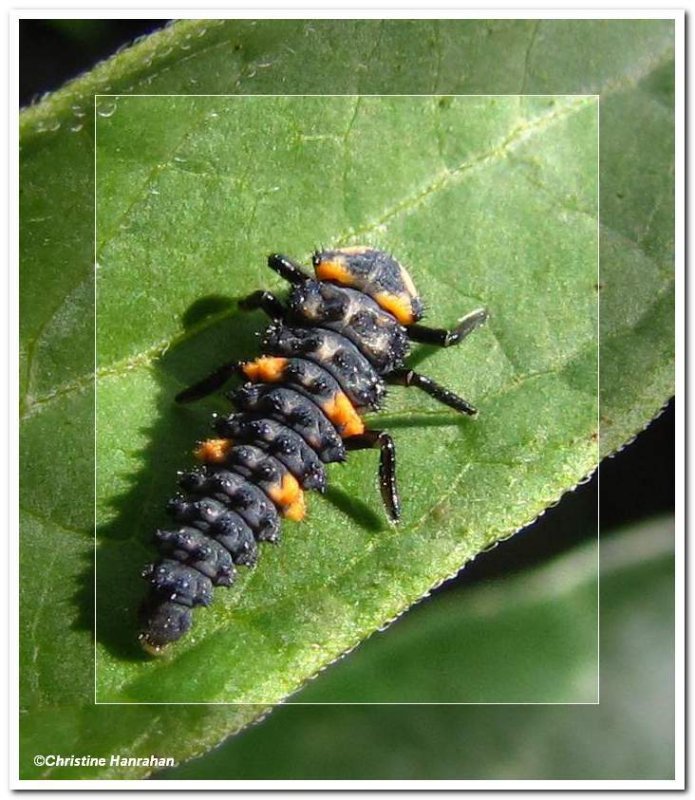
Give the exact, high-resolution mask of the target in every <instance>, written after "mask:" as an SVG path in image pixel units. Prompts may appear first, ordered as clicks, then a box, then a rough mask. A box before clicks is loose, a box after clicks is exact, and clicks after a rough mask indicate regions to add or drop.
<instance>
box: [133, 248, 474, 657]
mask: <svg viewBox="0 0 695 800" xmlns="http://www.w3.org/2000/svg"><path fill="white" fill-rule="evenodd" d="M312 261H313V265H314V270H315V273H316V277H315V278H312V277H310V276H309V275H308V274H306V273H305V272H304V271H303V270H302V268H301V267H299V266H298V265H297V264H295V263H293V262H292V261H290V259H288V258H286V257H285V256H282V255H277V254H276V255H271V256H269V257H268V266H269V267H270V268H271V269H273V270H275V271H276V272H278V273H279V274H280V275H281V276H282V277H283V278H284V279H285V280H287V281H289V282H290V283H291V284H292V290H291V292H290V295H289V299H288V300H287V303H286V304H283V303H282V302H281V301H280V300H278V298H277V297H275V296H274V295H272V294H271V293H270V292H266V291H257V292H254V293H253V294H251V295H250V296H249V297H247V298H246V299H244V300H243V301H242V302H241V304H240V305H241V308H243V309H246V310H252V309H259V308H260V309H262V310H263V311H265V312H266V313H267V314H268V315H269V316H270V317H271V319H272V324H271V325H270V326H269V327H268V329H267V330H266V332H265V335H264V338H263V347H262V352H263V355H262V356H260V357H259V358H256V359H254V360H253V361H245V362H230V363H227V364H224V365H223V366H222V367H220V368H219V369H218V370H217V371H216V372H214V373H213V374H212V375H210V376H208V377H207V378H205V379H204V380H202V381H200V382H199V383H197V384H195V385H194V386H191V387H190V388H188V389H186V390H185V391H183V392H181V393H180V394H179V395H178V396H177V398H176V399H177V400H178V401H179V402H188V401H191V400H195V399H198V398H201V397H204V396H205V395H207V394H209V393H210V392H213V391H214V390H215V389H218V388H220V387H221V386H222V384H224V383H225V382H226V381H227V380H228V379H229V378H230V377H232V376H233V375H239V376H241V377H243V378H245V379H246V382H245V383H244V384H243V385H242V386H241V387H240V388H238V389H236V390H235V391H233V392H232V393H231V394H230V399H231V400H232V401H233V403H234V405H235V406H236V408H237V409H238V413H235V414H231V415H230V416H225V417H217V416H216V417H215V420H214V428H215V430H216V434H217V438H214V439H209V440H207V441H204V442H202V443H200V444H199V445H198V447H197V449H196V450H195V455H196V456H197V458H198V459H199V460H200V461H201V462H202V465H201V466H200V467H198V468H196V469H194V470H192V471H190V472H187V473H185V474H183V475H182V476H181V478H180V480H179V486H180V489H181V491H180V492H179V493H178V494H177V495H176V496H175V497H174V498H173V499H172V500H171V501H170V503H169V511H170V512H171V515H172V516H173V518H174V520H175V522H176V525H174V526H173V527H172V528H171V529H166V530H158V531H157V532H156V541H157V546H158V549H159V551H160V552H161V554H162V558H161V559H160V560H159V561H157V562H156V563H154V564H150V565H149V566H147V567H146V568H145V570H144V572H143V577H145V578H146V579H147V580H148V581H149V583H150V584H151V589H150V594H149V597H148V599H147V600H146V602H145V604H144V607H143V618H144V625H143V629H142V632H141V633H140V636H139V639H140V642H141V644H142V646H143V647H144V648H145V650H146V651H147V652H148V653H151V654H153V655H156V654H158V653H160V652H161V651H162V649H163V648H164V647H165V646H166V645H168V644H170V643H171V642H174V641H176V640H177V639H179V638H180V637H181V636H183V634H184V633H185V632H186V631H187V630H188V629H189V628H190V626H191V622H192V618H191V617H192V615H191V609H192V608H193V607H194V606H198V605H203V606H206V605H209V604H210V602H211V601H212V594H213V586H230V585H231V584H232V582H233V581H234V575H235V567H236V566H237V565H239V564H243V565H245V566H252V565H253V564H254V563H255V561H256V556H257V543H258V542H260V541H267V542H275V541H277V539H278V536H279V529H280V517H281V516H284V517H288V518H289V519H293V520H301V519H302V518H303V517H304V514H305V505H304V491H303V490H305V489H318V490H319V491H321V492H322V491H323V490H324V489H325V486H326V473H325V469H324V465H325V464H329V463H331V462H333V461H344V460H345V458H346V451H348V450H362V449H365V448H371V447H378V448H380V451H381V457H380V464H379V484H380V487H381V496H382V499H383V501H384V505H385V506H386V511H387V513H388V515H389V517H390V519H391V520H392V521H394V522H396V521H397V520H398V518H399V516H400V499H399V496H398V489H397V486H396V451H395V447H394V443H393V440H392V438H391V436H389V434H388V433H386V432H385V431H381V430H374V429H370V428H367V427H366V426H365V423H364V420H363V419H362V416H361V413H362V412H364V411H373V410H376V409H378V408H379V407H380V404H381V401H382V399H383V397H384V393H385V387H386V384H398V385H401V386H417V387H418V388H420V389H422V390H423V391H425V392H426V393H427V394H429V395H430V396H431V397H433V398H435V399H436V400H439V401H440V402H441V403H444V404H445V405H447V406H449V407H450V408H453V409H454V410H456V411H459V412H461V413H463V414H469V415H473V414H475V413H476V411H475V409H474V408H473V406H471V405H470V404H469V403H468V402H466V400H464V399H463V398H461V397H458V396H457V395H455V394H454V393H453V392H450V391H449V390H448V389H445V388H443V387H442V386H440V385H439V384H437V383H435V382H434V381H433V380H431V379H430V378H427V377H425V376H424V375H420V374H419V373H418V372H414V371H413V370H411V369H407V368H406V367H403V361H404V359H405V357H406V355H407V354H408V351H409V348H410V342H411V341H414V342H424V343H427V344H433V345H439V346H441V347H449V346H450V345H454V344H458V343H459V342H460V341H462V340H463V339H464V338H465V337H466V336H467V335H468V334H469V333H471V331H473V330H475V328H477V327H478V326H479V325H481V324H482V323H484V322H485V321H486V319H487V316H488V315H487V312H486V311H484V310H482V309H481V310H478V311H474V312H473V313H471V314H469V315H468V316H466V317H465V318H463V319H462V320H461V321H460V322H459V323H458V325H457V326H456V327H455V328H453V329H452V330H450V331H449V330H444V329H440V328H429V327H426V326H424V325H419V324H418V321H419V320H420V319H421V318H422V315H423V306H422V302H421V300H420V298H419V296H418V293H417V290H416V289H415V286H414V284H413V281H412V279H411V277H410V275H408V273H407V272H406V270H405V269H404V268H403V267H402V266H401V265H400V264H399V263H398V262H397V261H396V260H395V259H393V258H392V257H391V256H390V255H388V254H387V253H384V252H382V251H381V250H376V249H374V248H371V247H345V248H341V249H338V250H326V251H323V252H316V253H315V254H314V256H313V259H312Z"/></svg>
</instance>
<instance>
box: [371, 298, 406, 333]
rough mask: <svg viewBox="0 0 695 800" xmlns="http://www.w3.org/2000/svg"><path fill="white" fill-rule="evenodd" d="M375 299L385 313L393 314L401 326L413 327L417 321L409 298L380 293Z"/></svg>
mask: <svg viewBox="0 0 695 800" xmlns="http://www.w3.org/2000/svg"><path fill="white" fill-rule="evenodd" d="M374 299H375V300H376V302H377V303H378V304H379V305H380V306H381V307H382V308H383V309H384V310H385V311H388V312H390V313H391V314H393V316H394V317H395V318H396V319H397V320H398V321H399V322H400V323H401V325H412V324H413V322H414V321H415V320H414V319H413V309H412V306H411V304H410V299H409V298H406V297H403V296H402V295H397V294H390V293H388V292H380V293H379V294H377V295H375V296H374Z"/></svg>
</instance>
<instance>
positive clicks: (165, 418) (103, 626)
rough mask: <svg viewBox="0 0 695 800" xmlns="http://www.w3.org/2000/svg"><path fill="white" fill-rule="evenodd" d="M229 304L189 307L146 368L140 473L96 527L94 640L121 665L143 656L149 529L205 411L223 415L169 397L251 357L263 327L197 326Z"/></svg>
mask: <svg viewBox="0 0 695 800" xmlns="http://www.w3.org/2000/svg"><path fill="white" fill-rule="evenodd" d="M237 302H238V298H236V299H231V298H203V300H202V301H198V302H197V303H194V304H193V306H191V308H189V309H188V311H187V312H186V314H185V315H184V319H185V320H186V324H187V325H189V326H193V327H194V329H195V327H198V328H199V330H197V331H195V332H192V333H190V335H189V336H187V337H184V338H183V340H182V341H180V342H178V343H177V344H175V345H173V346H172V347H170V348H169V350H167V351H166V353H164V354H163V355H162V356H161V357H160V358H159V359H158V360H157V361H156V362H155V363H154V364H153V366H152V370H153V373H154V375H155V378H156V380H157V384H158V387H159V391H158V396H157V409H156V413H155V414H154V415H153V420H154V421H153V424H152V426H151V427H149V428H148V429H147V430H146V431H145V433H146V437H147V445H146V447H145V448H144V449H143V450H141V451H140V452H139V453H137V454H133V455H137V457H138V460H139V462H140V464H141V468H140V469H139V470H138V471H137V472H136V473H134V474H132V475H129V476H127V479H128V483H129V488H128V489H127V491H126V492H124V493H123V494H122V495H120V496H119V497H117V498H115V499H114V501H113V504H112V505H113V510H114V512H115V516H114V519H113V520H112V521H111V522H109V523H107V524H105V525H103V526H101V527H100V528H98V529H97V553H96V574H97V582H96V591H97V603H96V619H97V624H96V635H97V639H98V641H99V642H100V643H101V644H102V645H104V646H105V647H106V648H107V649H108V650H109V651H110V652H112V653H113V654H115V655H116V656H118V657H119V658H121V659H124V660H128V661H139V660H142V659H143V658H145V657H146V656H144V654H143V652H142V650H141V649H140V646H139V644H138V641H137V634H138V614H139V608H140V605H141V603H142V600H143V599H144V597H145V594H146V591H147V585H146V583H145V581H143V580H142V578H141V572H142V570H143V567H144V566H145V564H146V563H147V562H148V561H151V560H153V559H155V558H156V556H157V553H156V550H155V548H154V547H153V544H152V537H153V533H154V531H155V530H156V528H157V527H162V526H165V525H166V524H167V522H168V519H169V518H168V516H167V513H166V511H165V507H166V503H167V501H168V499H169V498H170V497H171V496H172V495H173V494H174V492H175V491H176V472H177V470H181V469H187V468H188V467H191V466H193V463H194V461H193V457H192V455H191V450H192V448H193V446H194V444H195V442H196V440H198V439H202V438H205V437H206V436H208V435H209V433H210V415H211V412H212V411H215V410H216V411H219V412H228V411H229V410H230V407H229V404H228V403H227V402H226V401H225V400H224V399H223V398H222V397H221V396H220V395H219V394H218V395H216V396H214V397H211V398H206V399H205V400H201V401H200V402H198V403H192V404H190V405H177V404H176V403H175V402H174V397H175V396H176V394H177V393H178V392H179V391H181V389H183V388H185V387H186V386H189V385H191V384H192V383H194V382H196V381H197V380H200V379H201V378H203V377H205V375H207V374H209V373H210V372H212V371H213V370H214V369H215V368H216V367H218V366H219V365H220V364H221V363H223V362H225V361H229V360H232V359H242V358H248V357H249V356H253V354H255V353H257V352H258V343H259V339H258V335H257V334H258V333H259V332H260V331H262V330H263V327H264V324H265V322H266V320H265V318H264V317H263V316H262V315H261V314H260V313H258V314H249V313H246V312H241V311H236V310H235V311H233V312H232V313H230V315H229V316H227V317H222V318H218V319H214V317H213V320H211V322H210V324H209V325H207V326H204V325H203V326H201V321H202V320H203V319H204V318H205V317H207V316H209V315H211V314H212V315H215V316H218V315H219V313H220V311H221V310H222V309H224V307H225V306H226V307H227V308H236V304H237ZM196 306H197V308H196ZM231 385H232V383H231V382H230V387H231ZM123 447H124V448H125V449H127V448H128V442H123ZM119 477H121V478H122V477H123V476H119ZM92 579H93V578H91V577H89V576H86V577H85V587H84V588H85V596H84V597H83V598H82V602H81V607H83V608H85V609H86V608H87V607H88V606H91V605H92V604H93V587H94V584H93V583H92V582H91V581H92ZM87 593H88V594H89V599H87ZM86 617H87V615H85V622H86V621H87V619H86ZM90 627H91V624H90Z"/></svg>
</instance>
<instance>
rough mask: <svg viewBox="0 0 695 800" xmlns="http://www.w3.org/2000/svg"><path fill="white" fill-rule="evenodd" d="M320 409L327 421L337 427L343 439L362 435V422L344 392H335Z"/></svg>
mask: <svg viewBox="0 0 695 800" xmlns="http://www.w3.org/2000/svg"><path fill="white" fill-rule="evenodd" d="M322 408H323V411H324V413H325V414H326V416H327V417H328V419H329V420H330V421H331V422H332V423H333V424H334V425H337V426H338V428H339V429H340V435H341V436H342V437H343V438H348V437H349V436H359V434H360V433H364V422H362V418H361V417H360V415H359V414H358V413H357V411H355V407H354V406H353V405H352V403H351V402H350V399H349V398H348V396H347V395H346V394H345V393H344V392H336V393H335V395H334V396H333V397H331V399H330V400H329V401H328V402H327V403H324V404H323V406H322Z"/></svg>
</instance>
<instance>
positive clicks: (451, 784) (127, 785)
mask: <svg viewBox="0 0 695 800" xmlns="http://www.w3.org/2000/svg"><path fill="white" fill-rule="evenodd" d="M382 3H383V0H382ZM510 3H511V4H513V5H514V6H515V7H516V8H517V9H519V10H514V11H511V10H510V9H502V10H500V9H495V8H490V9H485V10H481V11H472V10H466V11H463V12H462V11H461V10H460V9H459V8H456V9H452V8H451V7H446V6H445V7H444V8H442V7H441V6H440V7H439V8H438V9H429V10H428V11H426V12H424V11H422V10H410V11H405V12H404V11H403V10H402V9H401V8H400V7H399V6H397V5H396V4H395V3H394V2H393V0H392V1H391V2H386V3H384V4H383V5H382V6H381V7H379V8H374V7H373V6H367V10H366V11H365V7H363V6H361V5H357V4H353V6H352V9H351V10H350V11H348V12H347V13H346V12H345V11H342V12H337V9H331V11H332V13H327V11H326V6H325V3H321V4H320V5H319V3H318V2H317V1H316V0H314V1H313V2H311V1H309V2H306V0H305V6H304V9H303V10H302V11H300V10H297V9H286V10H285V9H284V8H283V10H282V12H281V13H278V10H277V8H276V10H275V11H274V12H272V11H270V10H269V9H268V7H263V6H256V7H255V8H254V9H246V8H243V9H242V8H239V9H234V13H233V14H232V13H230V11H229V10H228V9H224V8H214V7H213V8H208V9H197V10H196V11H193V10H183V9H176V10H172V9H169V8H167V7H166V6H164V5H161V4H160V5H157V4H156V3H152V4H151V7H150V8H149V9H142V8H125V9H121V13H120V14H118V13H111V14H109V13H103V12H102V11H95V10H94V9H93V8H90V7H82V2H80V0H78V2H76V3H75V4H74V6H73V8H74V10H71V11H65V10H64V9H54V8H53V3H51V2H50V0H49V2H47V4H46V6H47V7H44V8H42V9H37V8H31V9H27V8H25V9H21V10H18V9H16V8H15V9H14V10H13V11H12V12H11V13H10V15H9V18H8V23H9V24H8V28H11V30H9V31H8V39H9V55H10V62H9V67H8V83H9V84H10V87H9V92H8V95H9V98H10V109H9V112H10V113H9V132H8V135H7V140H8V161H9V165H10V167H9V169H8V173H9V178H10V179H9V181H8V191H9V196H8V205H9V208H10V215H9V219H8V220H7V224H8V228H9V230H8V236H7V241H8V246H9V250H10V264H11V265H17V264H18V263H19V239H18V215H17V208H16V206H15V202H16V197H17V192H16V190H17V187H18V159H17V153H18V133H17V132H18V102H17V89H16V87H17V77H18V59H19V51H18V23H19V20H20V19H40V18H45V17H47V16H49V15H50V16H51V17H53V18H65V19H69V18H72V19H81V18H84V19H92V18H104V17H117V16H123V17H127V18H134V19H137V18H156V17H159V18H165V15H163V14H162V12H163V11H165V12H166V11H169V12H172V11H173V13H170V14H168V15H166V16H173V15H175V16H176V17H177V18H178V19H194V18H201V17H206V16H214V17H217V18H237V19H248V18H259V19H268V18H274V17H282V18H287V19H294V18H302V17H311V18H315V19H327V18H338V19H340V18H351V19H355V18H359V19H373V18H381V17H382V16H384V15H386V12H387V11H388V14H387V16H388V18H390V19H403V18H409V19H433V18H437V17H438V16H439V14H438V13H437V12H441V11H444V12H445V14H446V18H449V19H462V18H466V19H481V18H495V19H518V18H528V17H529V16H530V15H533V16H534V17H538V18H541V19H567V18H577V19H672V20H674V23H675V46H676V55H675V65H676V67H675V72H676V84H675V98H676V99H675V134H676V147H675V150H676V152H675V168H676V172H675V190H676V225H675V254H676V257H675V273H676V308H675V316H676V394H677V397H678V398H679V400H678V402H677V405H676V570H675V580H676V593H675V600H676V603H675V620H674V624H675V645H676V647H675V679H676V681H675V712H676V713H675V735H676V738H675V740H676V763H675V778H674V780H610V781H606V780H568V781H556V780H511V781H472V780H465V779H463V780H451V781H449V780H447V781H432V780H425V781H391V780H387V781H233V780H225V781H170V782H167V783H166V785H162V784H159V783H158V782H153V781H147V780H144V781H141V780H134V781H133V780H123V781H118V780H113V781H112V780H85V781H73V780H68V781H51V780H20V779H19V777H18V768H19V748H18V733H19V696H18V691H17V686H18V681H17V679H18V670H19V668H18V660H17V659H14V660H12V661H11V662H10V666H9V678H10V682H9V684H8V685H9V687H10V701H11V702H10V714H9V720H10V725H11V726H12V734H13V735H12V736H11V741H12V745H13V746H12V749H11V753H10V757H11V758H12V759H13V762H12V764H11V765H10V767H9V769H8V770H7V774H8V775H12V776H13V777H12V778H11V780H10V786H11V788H13V789H48V790H70V789H79V790H85V789H90V788H96V789H99V790H104V789H119V790H125V789H144V790H161V789H164V788H166V789H171V790H176V789H196V788H197V789H208V790H210V789H230V788H232V787H233V788H234V789H235V790H237V791H245V790H254V791H257V790H263V789H275V790H278V789H287V788H290V789H292V790H301V789H308V790H312V791H315V790H317V789H319V790H320V789H323V790H336V789H338V790H347V789H353V790H354V789H357V790H364V789H372V790H384V789H385V790H427V789H430V790H431V789H436V790H454V789H457V790H461V789H467V790H481V789H482V790H509V789H523V790H528V789H542V790H549V789H550V790H552V789H561V790H568V789H570V790H578V789H583V790H595V789H602V788H610V789H612V790H649V789H652V790H674V789H675V790H677V789H683V788H685V772H684V766H685V760H684V758H685V750H684V743H685V738H684V735H685V724H684V723H685V706H684V700H685V691H684V676H685V673H684V666H685V663H684V656H685V625H684V610H685V589H684V587H685V582H684V581H685V557H684V556H685V553H684V541H685V486H686V484H685V472H684V466H685V449H684V448H685V441H684V440H685V432H686V429H685V404H684V402H683V400H684V398H685V394H684V390H685V379H686V373H685V339H686V328H685V252H684V243H685V239H684V232H685V206H684V189H685V177H684V168H685V149H684V142H685V140H684V122H685V116H684V100H685V92H684V82H683V77H684V74H685V52H684V32H685V17H684V11H683V10H682V9H678V10H666V11H665V10H663V9H658V10H657V9H638V10H636V9H633V8H630V6H629V5H627V4H625V3H624V2H621V1H620V0H617V1H616V2H615V3H614V6H620V8H613V9H605V8H603V7H602V6H601V4H600V3H595V5H593V7H592V8H591V9H583V10H577V9H565V10H558V9H555V8H547V7H544V3H543V2H542V0H541V1H540V2H538V3H537V5H536V7H535V8H533V9H525V8H523V7H522V5H521V3H520V2H519V0H510ZM283 5H284V4H283ZM356 11H359V13H355V12H356ZM47 12H48V13H47ZM537 12H542V13H537ZM691 85H692V84H691ZM17 274H18V273H16V272H13V271H12V270H8V277H7V282H8V287H7V288H8V297H9V298H10V309H9V322H10V331H9V342H10V353H9V356H8V362H9V366H10V370H9V371H10V385H11V387H12V389H13V390H14V391H13V392H12V395H11V397H12V399H11V400H10V402H9V404H8V405H9V430H10V435H9V437H8V439H9V446H8V448H7V449H8V456H9V459H10V460H9V463H8V473H9V476H10V480H9V487H8V486H7V482H6V483H5V487H6V491H7V493H8V495H9V498H8V503H7V507H8V508H9V509H10V526H11V527H10V530H11V531H13V532H16V531H18V505H17V499H18V482H17V481H18V478H17V474H16V464H17V460H18V454H19V445H18V425H17V422H16V420H17V419H18V414H17V412H18V407H17V397H18V392H17V389H18V382H17V377H16V376H17V367H18V358H17V353H18V346H17V345H18V339H17V331H18V320H19V306H18V282H17ZM694 291H695V290H694ZM691 482H692V483H691V484H689V488H690V486H691V485H692V488H693V489H695V478H692V477H691ZM8 547H9V548H10V552H9V556H10V558H9V564H10V567H11V575H10V593H11V594H10V603H9V607H10V608H16V598H17V597H18V589H19V580H18V536H16V535H15V536H14V537H13V538H12V539H11V541H10V542H9V543H8ZM17 610H18V609H17ZM9 633H10V642H9V649H10V650H11V649H12V646H13V645H14V644H15V643H16V642H17V641H18V633H19V628H18V614H17V613H14V614H12V615H11V623H10V626H9Z"/></svg>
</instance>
